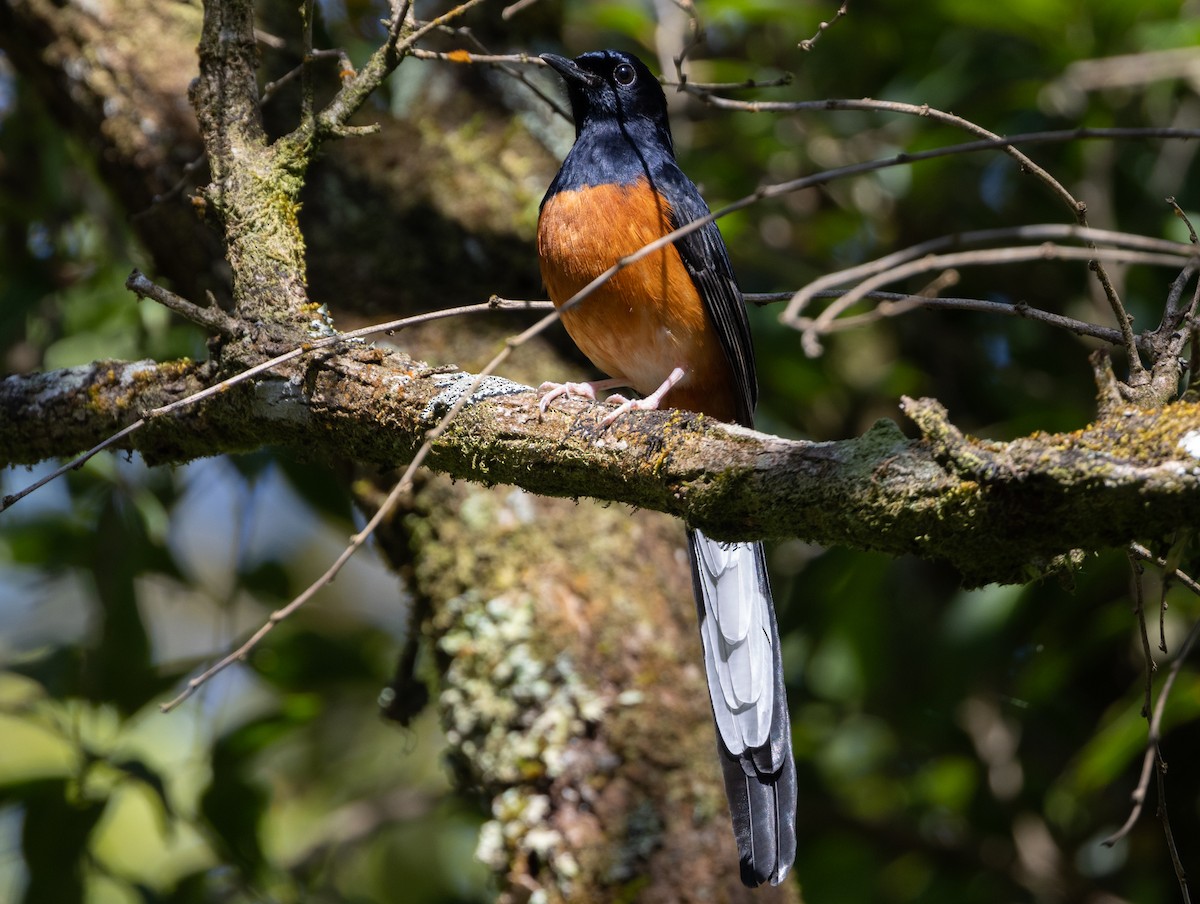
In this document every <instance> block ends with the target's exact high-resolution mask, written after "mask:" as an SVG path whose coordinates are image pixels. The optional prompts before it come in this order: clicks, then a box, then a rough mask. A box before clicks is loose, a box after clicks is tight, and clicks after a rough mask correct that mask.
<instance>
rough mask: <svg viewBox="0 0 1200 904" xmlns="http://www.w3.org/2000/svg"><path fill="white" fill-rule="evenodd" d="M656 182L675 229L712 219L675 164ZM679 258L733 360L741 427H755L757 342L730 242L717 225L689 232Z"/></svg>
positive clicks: (681, 241) (662, 171)
mask: <svg viewBox="0 0 1200 904" xmlns="http://www.w3.org/2000/svg"><path fill="white" fill-rule="evenodd" d="M656 176H657V178H655V179H654V180H653V181H654V183H655V187H656V188H657V189H658V190H659V192H660V193H661V194H662V196H663V197H664V198H666V200H667V202H668V203H669V204H670V205H671V225H672V226H673V227H674V228H676V229H678V228H679V227H680V226H683V225H685V224H687V223H690V222H692V221H693V220H698V219H700V218H701V217H706V216H708V213H709V210H708V205H707V204H705V203H704V199H703V198H702V197H701V196H700V191H699V190H698V189H697V188H696V186H695V185H694V184H692V180H691V179H689V178H688V177H687V176H686V175H684V173H683V171H682V170H680V169H679V167H678V166H677V165H675V162H674V161H673V160H672V161H670V162H669V163H667V164H666V165H664V166H662V167H661V168H660V170H659V172H658V173H657V174H656ZM675 247H676V248H677V249H679V256H680V257H681V258H682V259H683V265H684V266H685V267H686V268H687V271H688V273H689V274H690V275H691V277H692V282H693V283H695V285H696V291H698V292H699V293H700V297H701V298H702V299H703V300H704V307H705V309H707V311H708V316H709V317H710V318H711V320H712V322H713V326H715V327H716V329H717V335H718V336H719V337H720V339H721V347H722V348H723V349H724V350H725V357H726V358H727V359H728V360H729V366H730V369H731V370H732V371H733V378H734V380H735V385H736V387H737V393H738V423H740V424H744V425H745V426H747V427H749V426H751V425H752V424H753V423H754V407H755V405H756V404H757V403H758V380H757V379H756V378H755V375H754V341H753V340H752V339H751V337H750V321H749V320H748V318H747V317H746V303H745V301H744V300H743V298H742V291H741V289H739V288H738V284H737V279H736V278H735V277H734V275H733V266H732V265H731V264H730V263H729V253H728V252H727V251H726V250H725V240H724V239H722V238H721V231H720V230H719V229H718V228H717V224H716V223H708V224H707V225H705V226H703V227H701V228H700V229H697V230H696V231H695V232H691V233H688V234H687V235H685V236H684V237H683V238H681V239H679V240H677V241H676V242H675Z"/></svg>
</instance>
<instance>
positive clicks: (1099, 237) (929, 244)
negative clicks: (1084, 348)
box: [780, 223, 1187, 323]
mask: <svg viewBox="0 0 1200 904" xmlns="http://www.w3.org/2000/svg"><path fill="white" fill-rule="evenodd" d="M1061 239H1076V240H1078V241H1081V242H1090V243H1092V244H1095V245H1111V246H1113V247H1116V248H1136V249H1139V250H1142V251H1158V252H1162V253H1164V254H1172V253H1179V254H1180V255H1181V256H1183V255H1184V254H1185V249H1186V248H1187V246H1186V245H1182V244H1180V243H1179V242H1173V241H1170V240H1168V239H1156V238H1150V237H1148V236H1141V235H1135V234H1133V233H1128V232H1114V231H1111V230H1107V229H1093V228H1091V227H1083V226H1076V225H1073V224H1069V223H1037V224H1031V225H1027V226H1015V227H1004V228H1001V229H980V230H975V231H972V232H960V233H952V234H950V235H944V236H939V237H938V238H934V239H929V240H927V241H924V242H921V243H920V244H917V245H911V246H909V247H907V248H903V249H901V250H900V251H895V252H893V253H891V254H888V255H886V256H884V257H881V258H877V259H876V260H873V261H867V262H866V263H863V264H857V265H855V266H853V267H848V268H846V269H844V270H837V271H835V272H833V273H827V274H825V275H824V276H821V277H819V278H818V279H815V280H813V281H812V282H810V283H809V284H808V285H806V286H805V287H804V288H802V289H800V290H799V291H798V292H796V294H795V296H794V297H793V301H792V303H791V304H790V305H788V308H787V310H786V311H784V313H783V314H782V315H780V319H781V320H783V321H784V322H785V323H787V322H788V318H792V317H798V315H799V314H800V313H801V312H802V311H803V310H804V309H805V308H806V307H807V306H808V303H809V301H810V300H811V299H813V298H816V297H820V295H821V292H822V291H823V290H825V289H828V288H832V287H833V286H839V285H843V284H845V283H850V282H855V281H856V280H860V279H863V278H865V277H869V276H874V275H876V274H878V273H885V272H887V271H888V270H890V269H891V268H893V267H895V266H897V265H899V264H903V263H906V262H908V261H911V260H916V259H917V258H920V257H923V256H925V255H927V254H934V253H936V252H940V251H943V250H945V249H948V248H957V247H962V246H970V245H982V244H991V243H994V242H1008V241H1018V242H1044V241H1047V240H1061Z"/></svg>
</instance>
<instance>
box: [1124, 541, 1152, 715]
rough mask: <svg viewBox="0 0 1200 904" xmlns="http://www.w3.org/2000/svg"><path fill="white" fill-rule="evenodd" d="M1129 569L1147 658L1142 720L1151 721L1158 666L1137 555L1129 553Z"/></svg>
mask: <svg viewBox="0 0 1200 904" xmlns="http://www.w3.org/2000/svg"><path fill="white" fill-rule="evenodd" d="M1129 567H1130V569H1131V570H1132V572H1133V599H1134V608H1133V611H1134V612H1135V613H1136V614H1137V619H1138V631H1139V632H1140V633H1141V636H1142V655H1143V656H1144V657H1145V658H1146V699H1145V701H1144V702H1143V703H1142V718H1143V719H1146V720H1149V718H1150V708H1151V705H1152V702H1153V701H1152V696H1151V695H1152V694H1153V692H1154V673H1155V672H1156V671H1158V666H1157V665H1155V663H1154V654H1153V653H1152V652H1151V651H1150V635H1149V634H1148V633H1147V632H1146V606H1145V599H1144V597H1143V594H1142V563H1141V561H1140V560H1139V559H1138V557H1137V555H1136V553H1134V552H1133V551H1132V550H1131V551H1130V552H1129Z"/></svg>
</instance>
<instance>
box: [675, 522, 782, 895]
mask: <svg viewBox="0 0 1200 904" xmlns="http://www.w3.org/2000/svg"><path fill="white" fill-rule="evenodd" d="M688 541H689V542H688V549H689V551H690V553H691V560H692V582H693V584H694V585H695V591H696V608H697V610H698V611H699V615H700V636H701V639H702V641H703V644H704V670H705V673H706V674H707V676H708V693H709V698H710V699H711V701H712V709H713V717H714V718H715V719H716V723H717V749H718V750H719V752H720V755H721V768H722V769H723V770H724V772H725V793H726V796H727V797H728V798H729V811H730V813H731V815H732V816H733V834H734V837H735V838H736V839H737V845H738V851H739V853H740V855H741V872H742V881H743V882H744V883H745V884H746V885H749V886H751V887H754V886H758V885H762V884H763V883H764V882H767V881H769V882H770V883H771V884H772V885H778V884H779V883H780V882H782V881H783V879H784V877H785V876H786V875H787V873H788V870H789V869H791V866H792V862H793V861H794V860H795V858H796V762H795V760H794V759H793V758H792V729H791V722H790V720H789V718H788V709H787V696H786V691H785V689H784V685H783V663H782V660H781V658H780V652H779V628H778V627H777V626H776V623H775V604H774V603H773V602H772V600H771V587H770V584H769V583H768V581H767V568H766V560H765V557H764V555H763V548H762V544H761V543H718V542H717V541H715V540H710V539H709V538H708V537H706V536H704V534H702V533H700V531H689V532H688Z"/></svg>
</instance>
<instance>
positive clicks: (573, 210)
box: [537, 50, 796, 886]
mask: <svg viewBox="0 0 1200 904" xmlns="http://www.w3.org/2000/svg"><path fill="white" fill-rule="evenodd" d="M542 59H543V60H544V61H545V62H546V63H547V64H548V65H549V66H550V67H552V68H553V69H554V70H555V71H557V72H558V74H559V75H561V76H562V78H563V81H565V82H566V86H567V93H568V95H569V97H570V101H571V111H572V115H573V116H574V118H575V144H574V146H572V148H571V151H570V153H569V154H568V155H567V158H566V160H564V161H563V165H562V169H560V170H559V172H558V175H557V176H556V177H555V179H554V181H553V182H552V183H551V184H550V188H549V189H548V190H547V192H546V197H545V198H544V199H543V200H542V207H541V214H540V216H539V218H538V234H537V240H538V255H539V258H540V261H541V270H542V279H543V280H544V281H545V283H546V288H547V290H548V291H549V293H550V298H551V300H552V301H553V302H554V303H555V305H558V306H561V305H562V304H563V303H564V302H566V301H567V300H568V299H570V298H571V297H572V296H573V295H575V294H576V293H577V292H578V291H580V290H581V289H583V288H584V286H586V285H588V284H589V283H590V282H591V281H592V280H594V279H595V278H596V277H597V276H599V275H600V274H602V273H603V272H605V271H606V270H608V269H609V268H610V267H611V266H612V265H613V264H615V263H616V262H617V261H618V260H619V259H620V258H622V257H624V256H626V255H629V254H631V253H633V252H635V251H637V250H638V249H640V248H642V247H643V246H645V245H647V244H648V243H650V242H652V241H654V240H655V239H659V238H661V237H662V236H664V235H666V234H667V233H669V232H671V231H673V230H675V229H677V228H678V227H680V226H682V225H684V224H686V223H689V222H691V221H693V220H696V219H699V218H701V217H704V216H707V215H708V212H709V211H708V206H707V205H706V204H705V203H704V199H703V198H702V197H701V196H700V192H699V191H698V190H697V189H696V186H695V185H693V184H692V182H691V180H690V179H688V177H687V176H685V175H684V174H683V171H682V170H681V169H680V168H679V165H678V164H677V163H676V162H675V150H674V145H673V143H672V140H671V127H670V123H669V122H668V119H667V102H666V97H665V95H664V94H663V90H662V87H661V86H660V85H659V83H658V80H657V79H656V78H655V77H654V76H653V74H651V72H650V70H649V69H647V68H646V66H645V65H644V64H643V63H642V62H641V60H639V59H637V57H634V56H632V55H630V54H627V53H621V52H617V51H613V50H605V51H598V52H593V53H585V54H583V55H582V56H580V57H577V58H576V59H574V60H568V59H566V58H565V57H561V56H556V55H554V54H543V55H542ZM561 313H562V321H563V324H564V325H565V326H566V328H567V332H568V333H569V334H570V335H571V338H572V339H574V341H575V344H576V345H578V346H579V348H580V350H582V351H583V353H584V354H585V355H587V357H588V358H589V359H590V360H591V361H592V363H593V364H595V365H596V366H597V367H598V368H600V370H602V371H604V372H605V373H606V374H608V376H609V378H610V379H607V380H601V381H595V382H592V383H567V384H556V383H547V384H543V386H542V387H541V390H542V392H543V393H545V394H544V395H543V397H542V406H543V409H544V408H545V406H546V405H547V404H548V403H549V401H550V400H552V399H553V398H555V397H557V396H559V395H563V394H567V395H571V394H575V395H584V396H587V397H589V398H595V392H596V390H602V389H603V390H607V389H612V388H615V387H617V386H628V387H632V388H633V389H635V390H637V392H638V393H640V394H641V395H642V396H643V398H642V399H640V400H637V401H635V402H629V401H627V400H625V399H624V398H622V397H619V396H618V397H616V398H617V399H618V400H620V401H622V402H624V403H625V404H624V405H622V406H621V408H619V409H617V410H616V411H615V412H612V413H610V414H609V416H608V417H607V418H606V419H605V421H604V423H611V421H612V420H613V418H615V417H616V416H617V415H618V414H619V413H621V412H624V411H626V410H628V409H629V408H630V407H637V408H653V407H658V406H660V405H661V406H663V407H670V408H684V409H687V410H689V411H698V412H702V413H704V414H709V415H712V416H713V417H716V418H719V419H721V420H726V421H734V422H736V423H739V424H744V425H746V426H750V425H751V424H752V423H753V419H754V407H755V403H756V401H757V395H758V385H757V381H756V379H755V375H754V348H753V345H752V343H751V338H750V325H749V322H748V320H747V317H746V308H745V303H744V301H743V299H742V293H741V290H740V289H739V288H738V284H737V280H736V279H735V278H734V275H733V268H732V266H731V265H730V263H729V255H728V253H727V252H726V250H725V243H724V241H723V240H722V238H721V233H720V231H719V230H718V228H717V226H716V224H715V223H709V224H707V225H705V226H704V227H702V228H700V229H698V230H696V231H694V232H692V233H689V234H688V235H686V236H683V237H682V238H679V239H678V240H676V241H675V243H674V244H672V245H668V246H666V247H665V248H663V249H662V250H660V251H657V252H655V253H653V254H650V255H648V256H647V257H645V258H643V259H641V260H640V261H638V262H637V263H634V264H632V265H630V266H628V267H626V268H625V269H623V270H620V271H619V272H618V273H617V274H616V275H615V276H613V277H612V278H611V279H610V280H608V281H607V282H606V283H604V284H602V285H601V286H599V287H598V288H597V289H596V290H595V291H593V292H592V293H591V294H590V295H588V296H587V297H585V298H583V299H582V300H581V301H580V302H579V303H577V304H574V305H572V306H571V307H570V308H569V309H567V310H563V311H562V312H561ZM688 548H689V552H690V558H691V565H692V581H693V585H694V589H695V594H696V607H697V610H698V612H699V618H700V634H701V638H702V641H703V649H704V667H705V672H706V675H707V678H708V689H709V697H710V700H711V702H712V709H713V715H714V718H715V720H716V723H717V747H718V750H719V752H720V759H721V765H722V768H723V770H724V773H725V789H726V793H727V796H728V798H729V809H730V812H731V814H732V816H733V831H734V836H735V837H736V839H737V844H738V850H739V853H740V857H741V877H742V881H743V882H745V883H746V884H747V885H750V886H757V885H761V884H762V883H763V882H767V881H769V882H771V883H772V884H774V885H778V884H779V883H780V882H782V881H783V879H784V877H785V876H786V875H787V873H788V870H789V869H790V868H791V865H792V861H793V860H794V859H795V854H796V826H795V823H796V766H795V761H794V760H793V758H792V739H791V724H790V721H789V718H788V709H787V699H786V696H785V689H784V683H783V665H782V662H781V659H780V650H779V631H778V628H777V626H776V623H775V607H774V603H773V602H772V599H771V588H770V585H769V584H768V581H767V570H766V561H765V558H764V555H763V549H762V544H760V543H720V542H717V541H715V540H710V539H709V538H708V537H706V536H704V534H702V533H701V532H700V531H698V530H690V531H689V532H688Z"/></svg>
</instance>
